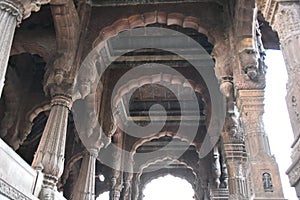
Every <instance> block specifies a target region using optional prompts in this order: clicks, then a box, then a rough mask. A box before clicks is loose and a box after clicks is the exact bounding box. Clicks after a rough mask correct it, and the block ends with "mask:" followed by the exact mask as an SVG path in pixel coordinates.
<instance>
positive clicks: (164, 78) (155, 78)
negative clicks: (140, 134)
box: [113, 74, 209, 107]
mask: <svg viewBox="0 0 300 200" xmlns="http://www.w3.org/2000/svg"><path fill="white" fill-rule="evenodd" d="M161 82H166V83H170V84H172V85H180V86H182V87H183V88H191V89H192V90H194V91H195V92H197V93H199V94H202V95H204V94H206V93H207V89H206V88H205V87H203V86H201V85H199V84H197V83H196V82H195V81H193V80H187V79H184V78H182V77H180V76H174V75H171V74H154V75H149V76H148V75H146V76H141V77H140V78H138V79H133V80H131V81H129V82H128V83H127V84H125V85H124V86H122V87H120V88H119V89H118V91H117V94H116V95H115V97H114V98H113V105H114V106H115V107H117V105H118V104H119V103H120V101H121V99H122V96H124V95H125V94H127V93H128V92H130V91H131V90H134V89H136V88H139V87H142V86H143V85H146V84H156V83H161ZM204 97H205V95H204ZM208 100H209V99H208V98H205V99H204V101H205V103H207V102H208Z"/></svg>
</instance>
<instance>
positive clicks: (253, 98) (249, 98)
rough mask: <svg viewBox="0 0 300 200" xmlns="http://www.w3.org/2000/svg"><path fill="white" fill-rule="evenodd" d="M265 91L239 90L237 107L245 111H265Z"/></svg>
mask: <svg viewBox="0 0 300 200" xmlns="http://www.w3.org/2000/svg"><path fill="white" fill-rule="evenodd" d="M264 94H265V92H264V90H238V92H237V100H236V101H237V106H238V108H239V109H240V112H241V113H242V112H243V111H244V112H245V111H262V112H263V111H264V100H265V98H264Z"/></svg>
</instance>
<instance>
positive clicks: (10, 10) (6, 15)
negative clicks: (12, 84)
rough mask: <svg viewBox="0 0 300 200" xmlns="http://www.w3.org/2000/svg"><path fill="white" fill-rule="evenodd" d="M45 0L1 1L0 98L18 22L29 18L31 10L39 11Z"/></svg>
mask: <svg viewBox="0 0 300 200" xmlns="http://www.w3.org/2000/svg"><path fill="white" fill-rule="evenodd" d="M42 3H47V1H45V0H41V1H33V0H25V1H21V0H2V1H0V33H1V37H0V98H1V94H2V90H3V87H4V81H5V74H6V69H7V63H8V59H9V54H10V49H11V45H12V41H13V37H14V32H15V28H16V26H17V24H19V23H21V20H22V18H27V17H28V16H29V15H30V13H31V11H38V10H39V8H40V5H41V4H42Z"/></svg>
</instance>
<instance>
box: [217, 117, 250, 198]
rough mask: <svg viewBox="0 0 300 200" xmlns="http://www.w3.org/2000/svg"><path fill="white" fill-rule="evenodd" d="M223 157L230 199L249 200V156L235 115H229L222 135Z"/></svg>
mask: <svg viewBox="0 0 300 200" xmlns="http://www.w3.org/2000/svg"><path fill="white" fill-rule="evenodd" d="M222 145H223V156H224V159H225V160H226V165H227V173H228V190H229V199H232V200H243V199H245V200H246V199H248V189H247V181H246V171H245V166H246V162H247V155H246V150H245V145H244V139H243V133H242V130H241V127H240V124H239V122H238V120H237V119H236V116H235V114H234V113H231V114H228V116H227V117H226V120H225V126H224V132H223V133H222Z"/></svg>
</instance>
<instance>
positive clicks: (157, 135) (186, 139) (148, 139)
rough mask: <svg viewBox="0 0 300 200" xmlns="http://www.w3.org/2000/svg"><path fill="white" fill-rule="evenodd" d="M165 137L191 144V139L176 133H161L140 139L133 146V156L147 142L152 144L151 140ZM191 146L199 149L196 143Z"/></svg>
mask: <svg viewBox="0 0 300 200" xmlns="http://www.w3.org/2000/svg"><path fill="white" fill-rule="evenodd" d="M165 136H169V137H172V138H173V139H179V140H180V141H182V142H186V143H190V142H189V138H184V135H178V134H177V133H174V132H171V131H163V132H160V133H158V134H155V135H152V136H151V137H147V138H140V139H139V140H138V141H136V142H135V143H134V144H133V145H132V148H131V152H132V154H133V156H134V154H135V153H136V150H137V149H138V148H139V147H141V146H142V145H143V144H145V143H146V142H150V141H151V140H155V139H160V138H162V137H165ZM189 145H190V146H194V147H197V145H196V144H195V143H190V144H189ZM196 149H197V148H196ZM197 153H198V152H197Z"/></svg>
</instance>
